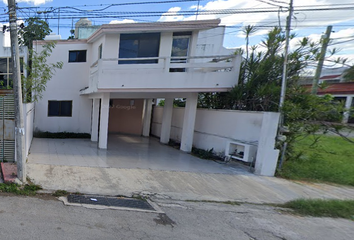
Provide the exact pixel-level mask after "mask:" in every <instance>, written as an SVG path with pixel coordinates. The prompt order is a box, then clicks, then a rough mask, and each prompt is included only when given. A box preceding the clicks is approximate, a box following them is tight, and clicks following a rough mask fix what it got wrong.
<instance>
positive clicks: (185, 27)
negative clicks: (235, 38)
mask: <svg viewBox="0 0 354 240" xmlns="http://www.w3.org/2000/svg"><path fill="white" fill-rule="evenodd" d="M219 24H220V19H212V20H195V21H179V22H152V23H123V24H103V25H102V26H101V27H100V28H99V29H98V30H97V31H96V32H94V33H93V34H92V35H91V36H90V37H89V38H88V39H87V42H88V43H92V42H94V41H95V40H96V39H98V38H99V37H101V36H102V35H104V34H114V33H141V32H175V31H193V30H205V29H211V28H216V27H218V26H219Z"/></svg>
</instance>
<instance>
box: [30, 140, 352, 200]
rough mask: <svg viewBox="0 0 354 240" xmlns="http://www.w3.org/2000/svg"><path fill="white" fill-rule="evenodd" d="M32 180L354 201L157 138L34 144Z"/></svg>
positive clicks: (330, 189)
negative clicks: (258, 173) (189, 151)
mask: <svg viewBox="0 0 354 240" xmlns="http://www.w3.org/2000/svg"><path fill="white" fill-rule="evenodd" d="M27 175H28V177H29V178H30V179H32V181H33V182H35V183H37V184H40V185H41V186H42V187H43V188H44V189H50V190H57V189H62V190H66V191H70V192H82V193H91V194H102V195H126V196H131V195H133V194H143V195H144V194H146V195H153V196H155V197H158V198H169V199H177V200H215V201H228V200H232V201H242V202H251V203H282V202H286V201H289V200H293V199H296V198H336V199H354V188H352V187H343V186H335V185H326V184H313V183H312V184H310V183H304V182H294V181H288V180H285V179H279V178H275V177H263V176H256V175H253V174H251V173H249V172H248V171H247V168H246V169H245V168H244V167H240V166H238V165H235V164H227V165H225V164H219V163H216V162H213V161H208V160H202V159H199V158H196V157H193V156H191V155H190V154H186V153H183V152H181V151H179V150H177V149H173V148H171V147H168V146H165V145H162V144H160V143H159V142H158V141H157V140H156V139H154V138H140V137H131V136H117V135H111V136H110V138H109V145H108V150H98V149H97V146H96V145H95V144H92V143H91V142H90V141H89V140H84V139H37V138H35V139H33V142H32V147H31V150H30V155H29V157H28V163H27Z"/></svg>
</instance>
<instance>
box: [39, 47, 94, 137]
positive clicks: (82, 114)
mask: <svg viewBox="0 0 354 240" xmlns="http://www.w3.org/2000/svg"><path fill="white" fill-rule="evenodd" d="M34 47H35V48H37V49H38V51H40V49H41V45H39V44H38V45H36V44H35V46H34ZM69 50H87V61H86V62H84V63H69V62H68V59H69ZM89 59H91V51H90V48H89V45H88V44H87V43H86V42H85V41H83V40H72V41H58V43H57V45H56V47H55V48H54V50H53V53H52V55H51V57H49V58H48V59H47V60H48V62H49V63H53V62H57V61H62V62H63V63H64V65H63V68H62V69H61V70H57V71H56V72H55V74H54V76H53V78H52V79H51V80H50V81H49V82H48V83H47V87H46V90H45V91H44V92H43V98H42V99H41V100H39V101H38V102H37V103H36V104H35V107H36V110H35V120H34V122H35V123H34V130H35V131H48V132H63V131H66V132H77V133H90V131H91V106H92V101H91V100H89V99H88V97H87V96H80V89H83V88H85V87H87V86H88V75H89V67H90V61H89ZM49 100H72V101H73V107H72V117H48V101H49Z"/></svg>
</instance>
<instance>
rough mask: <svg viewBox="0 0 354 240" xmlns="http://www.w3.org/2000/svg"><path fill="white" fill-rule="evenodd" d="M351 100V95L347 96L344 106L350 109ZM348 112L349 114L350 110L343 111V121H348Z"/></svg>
mask: <svg viewBox="0 0 354 240" xmlns="http://www.w3.org/2000/svg"><path fill="white" fill-rule="evenodd" d="M352 102H353V96H347V99H346V101H345V108H346V109H350V108H351V106H352ZM349 114H350V111H345V112H344V117H343V123H348V120H349Z"/></svg>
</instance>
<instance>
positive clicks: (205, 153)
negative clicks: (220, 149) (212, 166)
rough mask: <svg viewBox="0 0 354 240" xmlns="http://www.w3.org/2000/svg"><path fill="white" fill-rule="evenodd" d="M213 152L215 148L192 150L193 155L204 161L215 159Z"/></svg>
mask: <svg viewBox="0 0 354 240" xmlns="http://www.w3.org/2000/svg"><path fill="white" fill-rule="evenodd" d="M213 151H214V149H213V148H212V149H208V150H204V149H199V148H192V154H193V155H194V156H197V157H199V158H202V159H215V158H216V156H215V155H214V153H213Z"/></svg>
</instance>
